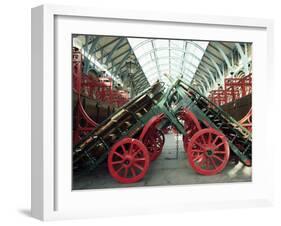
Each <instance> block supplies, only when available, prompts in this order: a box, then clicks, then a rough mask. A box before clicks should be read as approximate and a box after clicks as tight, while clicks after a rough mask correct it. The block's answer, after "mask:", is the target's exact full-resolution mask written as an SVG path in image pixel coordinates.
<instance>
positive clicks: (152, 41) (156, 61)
mask: <svg viewBox="0 0 281 226" xmlns="http://www.w3.org/2000/svg"><path fill="white" fill-rule="evenodd" d="M151 45H152V49H153V54H154V59H155V64H156V67H157V71H158V76H159V79H160V78H161V74H160V69H159V64H158V59H157V55H156V51H155V46H154V40H151Z"/></svg>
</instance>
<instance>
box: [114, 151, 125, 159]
mask: <svg viewBox="0 0 281 226" xmlns="http://www.w3.org/2000/svg"><path fill="white" fill-rule="evenodd" d="M114 155H117V156H118V157H120V158H121V159H124V156H123V155H121V154H120V153H118V152H117V151H115V152H114Z"/></svg>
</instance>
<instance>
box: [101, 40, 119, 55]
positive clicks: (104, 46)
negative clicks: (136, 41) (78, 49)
mask: <svg viewBox="0 0 281 226" xmlns="http://www.w3.org/2000/svg"><path fill="white" fill-rule="evenodd" d="M118 39H119V38H116V39H114V40H112V41H110V42H108V43H106V44H105V45H103V46H100V47H99V48H98V49H96V52H98V51H100V50H101V49H104V48H106V47H107V46H110V45H111V44H113V43H114V42H116V41H118Z"/></svg>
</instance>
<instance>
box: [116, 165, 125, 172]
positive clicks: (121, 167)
mask: <svg viewBox="0 0 281 226" xmlns="http://www.w3.org/2000/svg"><path fill="white" fill-rule="evenodd" d="M123 168H125V167H124V166H120V168H119V169H118V170H116V173H119V172H120V171H121V169H123Z"/></svg>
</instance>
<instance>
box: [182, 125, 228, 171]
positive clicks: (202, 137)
mask: <svg viewBox="0 0 281 226" xmlns="http://www.w3.org/2000/svg"><path fill="white" fill-rule="evenodd" d="M229 154H230V152H229V145H228V142H227V139H226V137H225V136H224V135H223V134H222V133H220V132H218V131H217V130H215V129H213V128H207V129H202V130H200V131H198V132H197V133H195V134H194V136H193V137H192V138H191V140H190V142H189V144H188V152H187V157H188V161H189V163H190V165H191V167H192V168H193V169H194V170H195V171H196V172H198V173H200V174H203V175H214V174H217V173H219V172H221V171H222V170H223V169H224V167H225V166H226V164H227V162H228V159H229Z"/></svg>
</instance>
